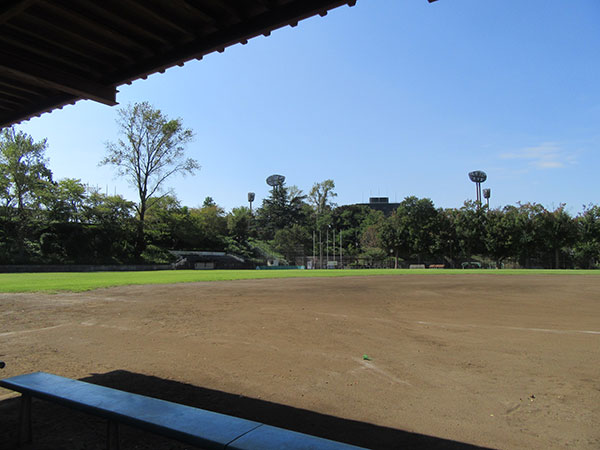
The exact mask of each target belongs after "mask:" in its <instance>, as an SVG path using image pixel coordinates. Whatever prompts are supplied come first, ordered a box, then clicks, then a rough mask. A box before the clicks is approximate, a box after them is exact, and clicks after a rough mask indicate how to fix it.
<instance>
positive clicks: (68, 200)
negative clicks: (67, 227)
mask: <svg viewBox="0 0 600 450" xmlns="http://www.w3.org/2000/svg"><path fill="white" fill-rule="evenodd" d="M43 197H44V198H43V202H44V204H45V205H46V208H48V213H49V218H50V220H52V221H60V222H79V221H80V219H81V217H80V216H81V213H82V212H83V204H84V200H85V186H84V185H83V183H82V182H81V180H79V179H75V178H63V179H62V180H60V181H59V182H58V183H52V184H51V185H50V186H49V188H48V189H47V191H46V193H45V195H44V196H43Z"/></svg>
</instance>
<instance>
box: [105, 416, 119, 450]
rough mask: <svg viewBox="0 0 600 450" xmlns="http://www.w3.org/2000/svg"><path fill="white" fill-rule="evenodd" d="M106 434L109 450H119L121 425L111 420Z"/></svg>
mask: <svg viewBox="0 0 600 450" xmlns="http://www.w3.org/2000/svg"><path fill="white" fill-rule="evenodd" d="M106 434H107V444H106V448H107V449H108V450H119V424H118V423H117V422H115V421H113V420H109V421H108V426H107V433H106Z"/></svg>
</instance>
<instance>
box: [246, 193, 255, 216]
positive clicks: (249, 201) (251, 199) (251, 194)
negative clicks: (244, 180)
mask: <svg viewBox="0 0 600 450" xmlns="http://www.w3.org/2000/svg"><path fill="white" fill-rule="evenodd" d="M255 197H256V195H255V194H254V192H248V203H250V214H252V202H253V201H254V198H255Z"/></svg>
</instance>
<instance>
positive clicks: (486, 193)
mask: <svg viewBox="0 0 600 450" xmlns="http://www.w3.org/2000/svg"><path fill="white" fill-rule="evenodd" d="M491 196H492V190H491V189H484V190H483V198H485V201H486V203H487V207H488V209H490V197H491Z"/></svg>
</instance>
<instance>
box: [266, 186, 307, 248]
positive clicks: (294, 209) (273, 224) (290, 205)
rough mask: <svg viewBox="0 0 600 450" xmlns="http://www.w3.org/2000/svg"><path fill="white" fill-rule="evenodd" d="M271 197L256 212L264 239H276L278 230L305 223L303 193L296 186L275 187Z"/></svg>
mask: <svg viewBox="0 0 600 450" xmlns="http://www.w3.org/2000/svg"><path fill="white" fill-rule="evenodd" d="M270 192H271V195H270V196H269V197H267V198H265V199H264V200H263V203H262V206H261V207H260V208H259V209H258V210H257V212H256V225H257V226H258V230H259V235H260V237H261V238H262V239H265V240H269V239H273V237H275V233H276V232H277V230H281V229H284V228H288V227H291V226H292V225H294V224H300V225H301V224H302V223H303V222H304V221H305V215H304V209H303V205H304V204H305V203H304V199H305V198H306V197H305V196H304V195H302V191H301V190H300V189H298V188H297V187H296V186H290V187H289V188H288V187H286V186H285V185H283V184H281V185H278V186H273V189H271V191H270Z"/></svg>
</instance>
